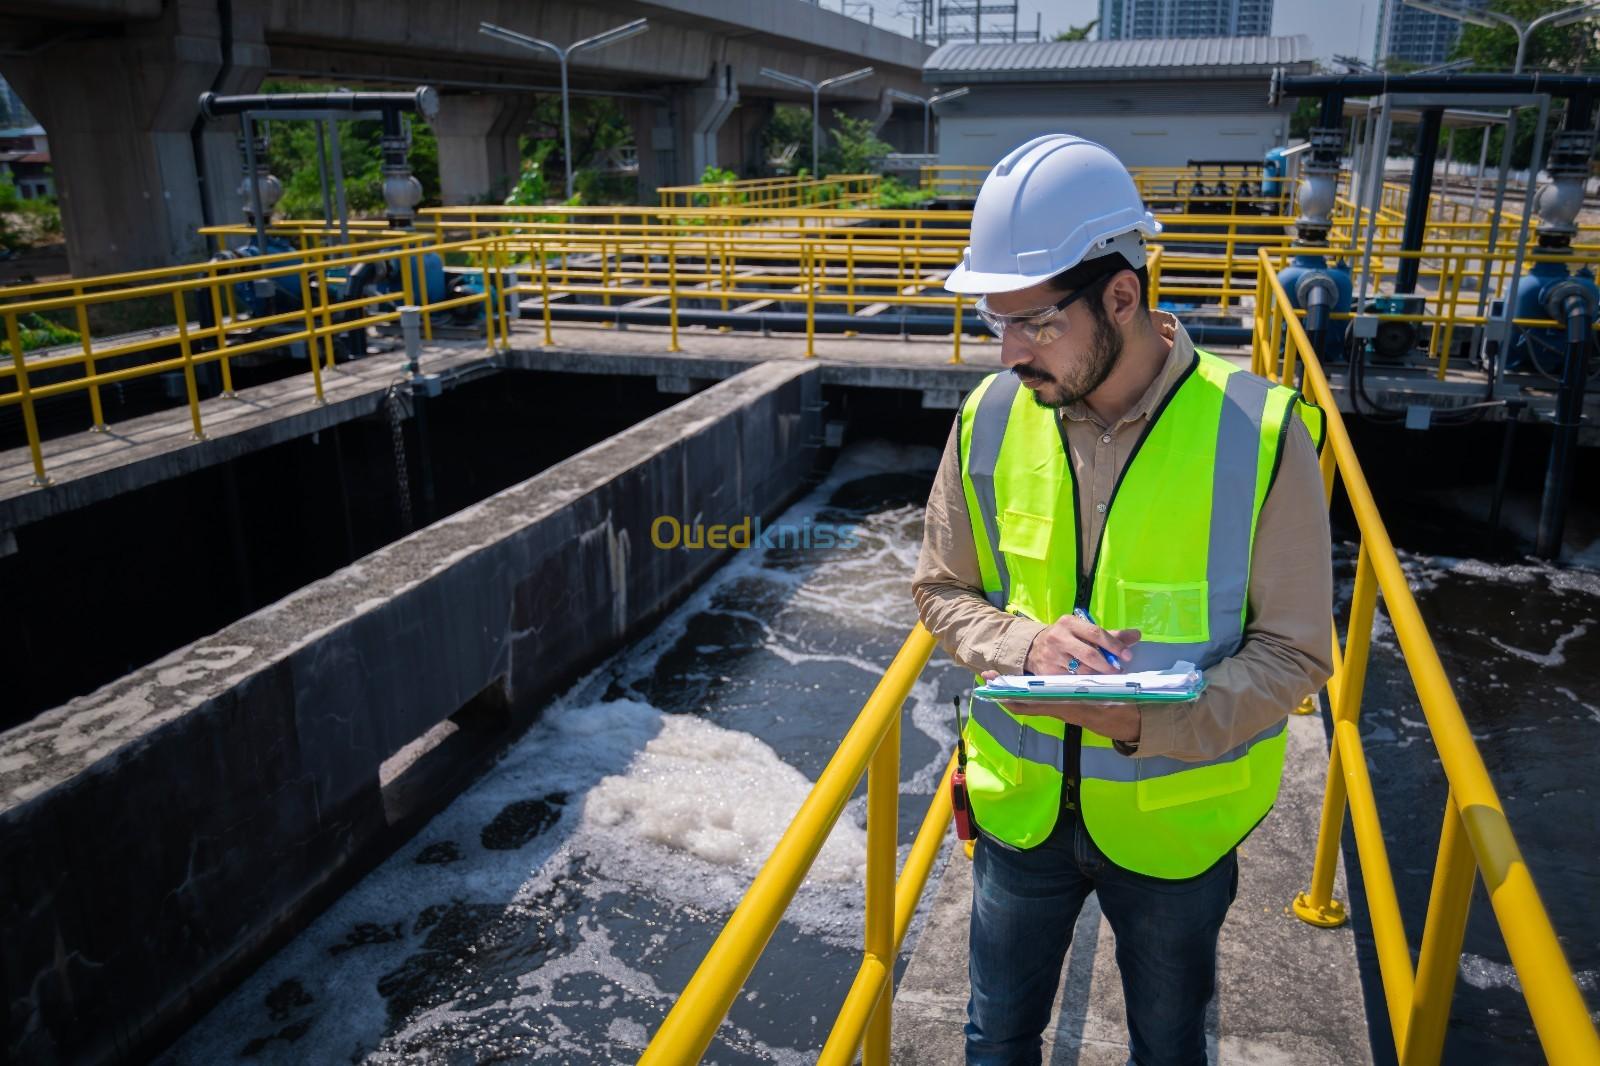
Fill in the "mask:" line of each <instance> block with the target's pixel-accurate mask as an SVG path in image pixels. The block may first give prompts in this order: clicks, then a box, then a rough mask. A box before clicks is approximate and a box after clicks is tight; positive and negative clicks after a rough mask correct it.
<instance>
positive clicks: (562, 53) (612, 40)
mask: <svg viewBox="0 0 1600 1066" xmlns="http://www.w3.org/2000/svg"><path fill="white" fill-rule="evenodd" d="M649 28H650V20H649V19H634V20H633V21H632V22H624V23H623V24H622V25H620V26H616V27H614V28H612V29H609V30H606V31H605V32H604V33H597V34H595V35H594V36H593V37H585V38H584V39H583V40H581V41H573V42H572V43H571V44H569V45H567V46H566V47H565V48H562V47H561V46H560V45H558V44H551V43H550V42H549V41H541V40H540V39H539V38H537V37H529V36H528V35H527V34H526V33H518V32H517V31H516V30H508V29H506V28H505V27H504V26H496V25H495V24H494V23H492V22H480V23H478V32H479V33H481V34H484V35H485V36H487V37H493V38H494V39H495V40H497V41H505V42H506V43H508V44H516V45H521V46H522V47H523V48H544V49H548V50H549V51H552V52H554V53H555V54H556V59H557V60H559V61H560V63H561V159H562V162H564V163H565V164H566V168H567V199H569V200H570V199H572V118H571V111H570V110H569V104H568V101H567V57H569V56H571V55H572V54H573V53H574V52H578V51H582V50H583V49H585V48H603V47H604V46H606V45H608V44H616V43H617V42H618V41H625V40H627V39H628V38H629V37H635V36H637V35H639V34H641V33H643V32H644V31H645V30H647V29H649Z"/></svg>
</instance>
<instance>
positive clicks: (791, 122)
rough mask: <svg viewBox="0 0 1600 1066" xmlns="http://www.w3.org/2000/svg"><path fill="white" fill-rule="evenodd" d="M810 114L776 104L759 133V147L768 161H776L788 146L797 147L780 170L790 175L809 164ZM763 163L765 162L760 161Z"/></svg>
mask: <svg viewBox="0 0 1600 1066" xmlns="http://www.w3.org/2000/svg"><path fill="white" fill-rule="evenodd" d="M811 125H812V123H811V112H810V111H809V110H807V109H806V108H803V107H796V106H794V105H793V104H778V105H777V106H776V107H774V108H773V109H772V117H771V118H769V119H767V124H766V126H765V127H764V128H763V129H762V131H761V145H762V147H763V149H765V151H766V155H767V158H768V159H776V158H777V157H778V156H780V155H781V154H782V153H783V151H784V149H785V148H787V147H788V146H789V145H791V144H792V145H797V146H798V150H797V151H796V152H795V154H794V156H793V158H792V159H791V161H790V163H789V165H788V166H787V167H783V168H780V169H781V170H784V171H786V172H790V173H792V172H793V171H794V170H796V169H797V168H799V167H802V166H807V165H809V164H810V162H811V155H810V152H811ZM762 162H763V163H765V162H766V160H762Z"/></svg>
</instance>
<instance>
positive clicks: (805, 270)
mask: <svg viewBox="0 0 1600 1066" xmlns="http://www.w3.org/2000/svg"><path fill="white" fill-rule="evenodd" d="M800 270H801V273H802V274H803V275H804V276H803V277H802V279H801V284H802V285H804V286H805V294H806V358H807V359H812V358H815V357H816V354H817V284H816V280H815V274H816V251H815V250H814V249H813V248H812V246H811V244H810V243H809V242H807V243H806V244H804V245H802V246H801V250H800Z"/></svg>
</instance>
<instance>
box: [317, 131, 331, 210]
mask: <svg viewBox="0 0 1600 1066" xmlns="http://www.w3.org/2000/svg"><path fill="white" fill-rule="evenodd" d="M313 125H314V127H315V129H316V132H317V183H318V184H319V185H320V186H321V187H322V224H323V225H324V226H331V225H333V204H332V202H331V201H330V200H329V199H328V149H327V146H326V145H324V144H323V143H322V140H323V135H324V134H325V133H326V132H327V129H328V122H327V119H320V120H318V121H317V122H316V123H314V124H313Z"/></svg>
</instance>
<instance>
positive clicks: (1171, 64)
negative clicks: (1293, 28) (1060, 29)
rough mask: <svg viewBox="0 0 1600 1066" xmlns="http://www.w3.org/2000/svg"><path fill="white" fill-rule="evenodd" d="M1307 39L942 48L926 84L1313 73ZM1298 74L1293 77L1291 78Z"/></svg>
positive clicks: (925, 69) (926, 67)
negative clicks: (1279, 69) (1283, 71)
mask: <svg viewBox="0 0 1600 1066" xmlns="http://www.w3.org/2000/svg"><path fill="white" fill-rule="evenodd" d="M1310 64H1311V40H1310V38H1308V37H1306V36H1305V35H1304V34H1295V35H1293V36H1289V37H1154V38H1146V39H1141V40H1131V41H1128V40H1124V41H1029V42H1023V43H1017V44H1010V43H999V44H946V45H943V46H941V47H940V48H938V49H937V50H936V51H935V52H934V53H933V54H932V55H931V56H929V57H928V60H927V62H926V63H924V64H923V66H922V73H923V75H924V79H925V80H926V81H927V82H928V83H929V84H937V83H940V82H948V81H955V80H965V81H1013V80H1015V81H1039V80H1044V79H1060V80H1074V81H1075V80H1079V79H1083V78H1093V77H1105V76H1108V75H1109V76H1112V77H1116V78H1128V77H1139V76H1147V77H1157V78H1171V77H1177V76H1184V77H1219V78H1222V77H1238V76H1240V75H1243V74H1266V73H1268V72H1269V71H1271V69H1272V68H1274V67H1290V68H1297V67H1304V68H1306V69H1308V70H1309V69H1310ZM1292 72H1296V73H1298V71H1292Z"/></svg>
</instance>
